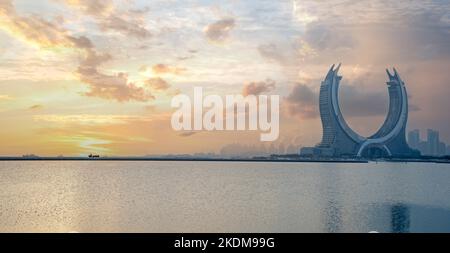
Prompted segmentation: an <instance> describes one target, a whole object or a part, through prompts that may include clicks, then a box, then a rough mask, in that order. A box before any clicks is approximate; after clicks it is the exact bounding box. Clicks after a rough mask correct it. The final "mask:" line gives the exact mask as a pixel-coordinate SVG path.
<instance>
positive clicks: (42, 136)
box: [0, 0, 450, 156]
mask: <svg viewBox="0 0 450 253" xmlns="http://www.w3.org/2000/svg"><path fill="white" fill-rule="evenodd" d="M449 45H450V4H449V2H448V1H447V0H445V1H444V0H440V1H426V0H410V1H406V0H404V1H402V0H399V1H390V0H389V1H388V0H380V1H369V0H362V1H361V0H358V1H356V0H354V1H351V0H335V1H320V0H315V1H313V0H293V1H290V0H282V1H266V0H251V1H250V0H248V1H244V0H224V1H206V0H203V1H200V0H199V1H193V0H184V1H175V0H151V1H144V0H122V1H113V0H104V1H101V0H39V1H30V0H15V1H13V0H0V117H1V120H0V138H1V141H2V145H0V155H22V154H31V153H32V154H37V155H51V156H53V155H65V156H71V155H86V154H89V153H98V154H100V155H146V154H168V153H172V154H181V153H197V152H216V153H221V152H222V153H224V154H228V153H227V152H238V153H242V152H249V150H250V151H251V150H253V151H255V152H262V151H263V150H266V151H273V152H276V151H277V150H286V149H289V150H290V151H292V150H296V149H297V148H298V147H300V146H308V145H314V144H316V143H318V142H319V141H320V138H321V122H320V118H319V114H318V113H319V111H318V92H319V88H320V82H321V80H322V79H323V78H324V76H325V74H326V73H327V71H328V69H329V68H330V66H331V65H332V64H334V63H339V62H342V67H341V72H340V73H341V74H342V75H343V76H344V78H343V80H342V86H341V90H340V98H341V106H342V110H343V114H344V116H345V117H346V119H347V121H348V122H349V124H350V125H351V126H352V127H353V128H354V129H355V130H356V131H357V132H359V133H360V134H362V135H370V134H371V133H373V132H375V131H376V130H377V129H378V128H379V127H380V125H381V124H382V122H383V120H384V117H385V115H386V111H387V107H388V104H387V103H388V93H387V88H386V85H385V82H386V80H387V76H386V73H385V69H386V68H392V67H396V69H397V70H398V71H399V74H400V76H401V77H402V79H403V80H404V81H405V83H406V86H407V91H408V95H409V102H410V114H409V123H408V128H409V129H414V128H418V129H421V130H422V134H423V136H422V138H425V136H424V131H425V130H426V129H427V128H433V129H436V130H438V131H440V134H441V139H442V140H443V141H445V142H447V143H450V128H449V125H450V113H449V109H450V90H449V88H450V46H449ZM194 86H200V87H203V90H204V93H206V94H218V95H221V96H224V95H227V94H255V95H258V94H275V95H280V98H281V101H280V110H281V111H280V119H281V125H280V138H279V139H278V140H277V141H276V142H274V143H262V142H260V139H259V136H260V133H259V132H249V131H243V132H234V131H223V132H217V131H213V132H176V131H174V130H172V128H171V125H170V117H171V114H172V112H173V111H174V110H175V109H173V108H171V107H170V101H171V98H172V97H173V96H174V95H176V94H179V93H186V94H191V93H192V92H193V88H194Z"/></svg>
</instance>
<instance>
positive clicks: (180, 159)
mask: <svg viewBox="0 0 450 253" xmlns="http://www.w3.org/2000/svg"><path fill="white" fill-rule="evenodd" d="M0 161H172V162H177V161H178V162H285V163H286V162H287V163H369V162H380V163H381V162H395V163H408V162H419V163H450V160H446V159H400V158H398V159H383V160H353V159H335V160H332V159H252V158H242V159H238V158H236V159H233V158H163V157H161V158H149V157H96V158H89V157H0Z"/></svg>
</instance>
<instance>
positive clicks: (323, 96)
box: [314, 64, 420, 157]
mask: <svg viewBox="0 0 450 253" xmlns="http://www.w3.org/2000/svg"><path fill="white" fill-rule="evenodd" d="M340 66H341V65H340V64H339V65H338V66H337V67H336V68H334V65H333V66H332V67H331V69H330V70H329V71H328V73H327V76H326V77H325V80H324V81H323V82H322V84H321V86H320V98H319V102H320V117H321V120H322V126H323V136H322V141H321V142H320V143H319V144H318V145H317V146H316V147H315V148H314V149H316V150H318V151H319V153H320V154H322V155H328V156H338V157H339V156H358V157H361V156H364V157H405V156H408V157H410V156H418V155H420V153H419V152H418V151H416V150H414V149H411V148H410V147H409V146H408V144H407V143H406V139H405V128H406V122H407V120H408V96H407V94H406V89H405V84H404V82H403V81H402V80H401V78H400V76H399V74H398V73H397V70H395V68H394V73H393V74H391V73H390V72H389V70H386V72H387V74H388V77H389V81H388V82H387V86H388V90H389V111H388V114H387V117H386V119H385V121H384V123H383V125H382V126H381V128H380V129H379V130H378V131H377V132H376V133H375V134H374V135H372V136H370V137H363V136H361V135H359V134H357V133H356V132H354V131H353V130H352V129H351V128H350V127H349V126H348V124H347V123H346V122H345V119H344V117H343V116H342V113H341V109H340V108H339V101H338V89H339V82H340V81H341V79H342V76H339V75H338V71H339V68H340Z"/></svg>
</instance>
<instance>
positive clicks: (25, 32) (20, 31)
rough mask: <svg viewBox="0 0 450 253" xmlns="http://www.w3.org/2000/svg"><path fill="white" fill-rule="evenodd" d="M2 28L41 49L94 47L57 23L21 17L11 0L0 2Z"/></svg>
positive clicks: (32, 17) (35, 17)
mask: <svg viewBox="0 0 450 253" xmlns="http://www.w3.org/2000/svg"><path fill="white" fill-rule="evenodd" d="M0 28H1V29H3V30H5V31H6V32H8V33H9V34H11V35H12V36H15V37H17V38H20V39H22V40H23V41H25V42H28V43H30V44H33V45H36V46H38V47H40V48H50V47H77V48H87V47H90V46H92V45H91V44H90V42H89V41H88V39H87V38H85V37H74V36H71V35H70V34H69V33H68V31H67V30H65V29H64V28H63V27H61V26H60V25H58V24H57V23H54V22H50V21H47V20H44V19H42V18H41V17H38V16H28V17H22V16H19V15H18V14H17V13H16V10H15V8H14V6H13V4H12V1H11V0H1V2H0Z"/></svg>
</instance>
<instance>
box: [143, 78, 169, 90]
mask: <svg viewBox="0 0 450 253" xmlns="http://www.w3.org/2000/svg"><path fill="white" fill-rule="evenodd" d="M145 84H146V85H148V86H149V87H151V88H152V89H154V90H157V91H165V90H167V89H169V88H170V84H169V83H167V82H166V81H165V80H164V79H162V78H160V77H154V78H150V79H148V80H146V81H145Z"/></svg>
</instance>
